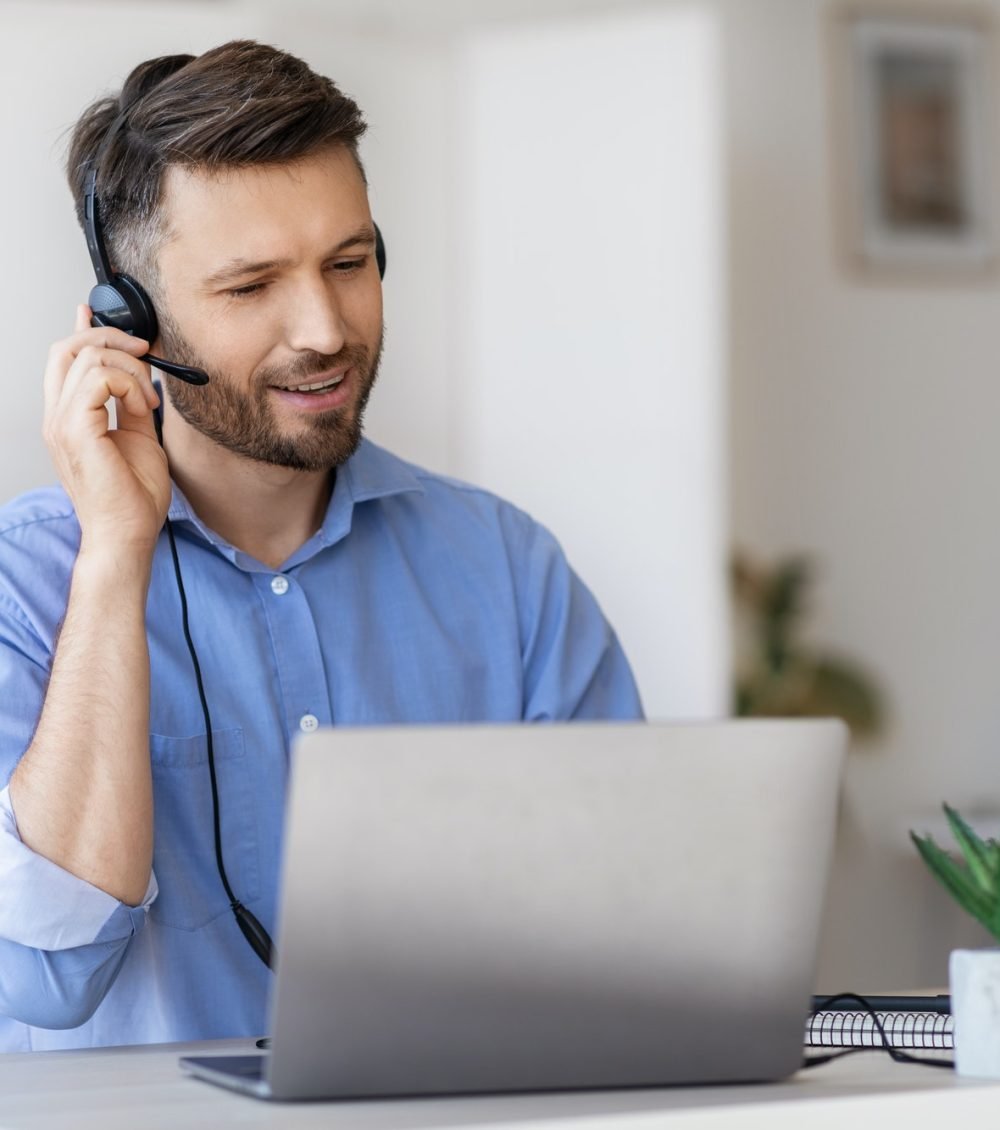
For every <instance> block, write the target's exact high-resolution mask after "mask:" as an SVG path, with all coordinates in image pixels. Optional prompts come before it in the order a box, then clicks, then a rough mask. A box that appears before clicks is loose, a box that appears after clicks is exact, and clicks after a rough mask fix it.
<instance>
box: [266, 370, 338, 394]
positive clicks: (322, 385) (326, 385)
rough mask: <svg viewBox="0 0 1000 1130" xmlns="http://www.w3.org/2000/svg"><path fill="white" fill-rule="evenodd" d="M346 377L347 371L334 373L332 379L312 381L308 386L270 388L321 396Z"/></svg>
mask: <svg viewBox="0 0 1000 1130" xmlns="http://www.w3.org/2000/svg"><path fill="white" fill-rule="evenodd" d="M346 376H347V370H346V369H344V371H343V372H340V373H336V374H334V376H332V377H326V378H324V379H323V380H319V381H313V382H312V383H310V384H301V385H272V386H271V387H272V388H276V389H278V391H279V392H294V393H306V394H316V395H321V394H322V393H324V392H330V391H331V390H332V389H335V388H336V387H337V386H338V385H339V384H340V383H341V382H342V381H343V380H344V378H345V377H346Z"/></svg>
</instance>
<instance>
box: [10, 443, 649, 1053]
mask: <svg viewBox="0 0 1000 1130" xmlns="http://www.w3.org/2000/svg"><path fill="white" fill-rule="evenodd" d="M170 517H171V518H172V519H173V522H174V528H175V532H176V535H177V542H178V549H179V552H180V557H181V564H182V569H183V574H184V582H185V588H186V591H187V597H188V602H189V605H190V615H191V629H192V634H193V636H194V640H195V646H196V648H197V651H198V658H199V660H200V663H201V667H202V671H203V674H204V678H205V688H206V692H207V696H208V701H209V706H210V709H211V713H212V728H213V740H214V750H215V759H216V767H217V772H218V778H219V788H220V805H221V815H222V833H223V851H224V858H225V861H226V869H227V872H228V874H229V880H230V883H231V884H232V887H233V890H234V892H235V895H236V897H237V898H238V899H240V900H241V901H242V902H243V903H244V904H245V905H246V906H248V907H249V908H250V909H251V910H252V911H253V913H254V914H255V915H256V916H257V917H258V918H259V919H260V921H261V922H262V923H263V924H264V926H265V928H266V929H267V930H268V931H269V932H270V933H271V934H272V936H274V928H275V891H276V886H277V880H278V867H279V860H280V851H281V839H282V815H283V807H284V800H285V788H286V778H287V773H288V757H289V746H290V743H291V741H292V739H293V737H294V736H295V734H296V733H297V732H299V731H300V730H302V729H311V728H314V727H315V726H316V725H317V724H319V725H323V726H331V725H365V724H372V723H380V724H391V723H420V722H472V721H497V722H503V721H507V722H509V721H519V720H525V721H546V720H555V719H586V718H590V719H601V718H607V719H612V718H614V719H631V718H638V717H641V706H640V703H639V697H638V694H637V692H636V687H635V683H634V681H633V679H632V675H631V672H630V670H629V667H628V663H627V661H626V659H625V657H624V655H623V654H622V651H621V648H620V646H619V644H618V641H617V639H616V637H615V635H614V633H613V632H612V630H611V628H610V627H609V626H608V623H607V621H606V620H605V619H604V617H603V615H602V614H601V612H600V609H599V608H598V606H597V604H596V602H595V601H594V598H593V597H592V596H591V594H590V593H589V592H588V590H587V589H586V588H585V587H584V585H583V584H582V583H581V582H580V580H579V579H578V578H577V577H576V575H575V574H574V573H573V572H572V570H571V569H570V568H569V566H568V565H567V563H566V560H565V558H564V556H563V554H562V552H561V550H560V549H559V546H558V545H557V543H556V542H555V540H554V539H553V538H552V536H551V535H550V534H549V533H548V532H547V531H546V530H545V529H543V528H542V527H541V526H539V525H538V524H537V523H536V522H534V521H533V520H532V519H531V518H529V517H528V516H527V515H526V514H524V513H523V512H522V511H520V510H518V509H516V508H515V507H513V506H511V505H510V504H508V503H505V502H503V501H502V500H500V499H498V498H496V497H495V496H493V495H491V494H489V493H487V492H486V491H483V490H478V489H476V488H474V487H470V486H467V485H465V484H462V483H458V482H455V481H453V480H451V479H447V478H444V477H442V476H439V475H434V474H430V473H429V472H427V471H423V470H420V469H419V468H416V467H413V466H411V465H409V464H407V463H404V462H402V461H401V460H399V459H397V458H395V457H394V456H392V455H390V454H388V453H387V452H385V451H383V450H381V449H380V448H378V447H376V446H375V445H374V444H372V443H370V442H367V441H364V442H363V443H362V445H361V447H360V448H359V450H358V452H357V453H356V454H355V455H354V457H353V458H352V459H350V460H349V461H348V462H347V463H346V464H345V465H344V466H343V467H341V468H340V470H339V472H338V474H337V480H336V486H335V489H334V492H333V496H332V498H331V500H330V504H329V507H328V509H327V513H326V518H325V520H324V522H323V525H322V528H321V529H320V530H319V531H318V532H317V533H316V534H315V535H314V536H313V537H312V538H310V539H309V541H307V542H306V543H305V545H303V546H302V547H301V549H299V550H298V551H297V552H296V553H294V554H293V555H292V556H291V557H290V558H289V559H288V561H286V562H285V564H284V565H283V566H282V567H281V569H279V570H274V569H271V568H268V567H266V566H265V565H262V564H261V563H260V562H259V561H256V560H254V559H253V558H251V557H248V556H247V555H246V554H245V553H243V552H241V551H240V550H238V549H235V548H234V547H233V546H231V545H229V544H227V543H226V542H225V541H223V540H222V539H221V538H220V537H219V536H218V535H217V534H215V533H213V532H212V531H211V530H209V529H207V528H206V527H205V525H204V524H203V523H202V522H201V521H199V519H198V518H197V516H196V515H195V514H194V512H193V511H192V510H191V508H190V506H189V504H188V503H187V502H186V500H185V499H184V497H183V496H182V495H181V494H180V492H179V491H177V489H176V488H175V489H174V495H173V500H172V504H171V507H170ZM79 533H80V531H79V526H78V524H77V522H76V518H75V516H74V513H73V509H72V506H71V504H70V502H69V500H68V498H67V496H66V495H65V493H64V492H63V491H62V490H60V489H56V488H53V489H48V490H41V491H35V492H32V493H30V494H27V495H24V496H22V497H21V498H19V499H16V500H15V501H14V502H12V503H10V504H9V505H7V506H5V507H3V508H2V509H0V785H2V786H6V785H7V782H8V781H9V779H10V776H11V773H12V772H13V770H14V767H15V765H16V764H17V761H18V759H19V758H20V757H21V755H22V754H23V753H24V751H25V749H26V748H27V746H28V744H29V742H30V740H31V736H32V733H33V731H34V727H35V724H36V722H37V720H38V716H39V713H40V711H41V707H42V702H43V699H44V695H45V686H46V680H47V677H48V672H49V669H50V665H51V661H52V655H53V651H54V648H55V644H56V638H57V635H58V629H59V624H60V622H61V621H62V618H63V615H64V613H65V610H66V601H67V594H68V591H69V582H70V577H71V572H72V569H73V565H74V562H75V559H76V554H77V549H78V546H79ZM146 626H147V634H148V638H149V650H150V661H151V675H152V701H151V710H150V736H149V746H150V757H151V759H152V768H153V786H154V804H155V837H154V841H155V842H154V853H153V877H152V878H151V880H150V885H149V888H148V890H147V892H146V897H145V899H144V901H143V903H142V905H141V906H139V907H130V906H127V905H125V904H124V903H121V902H118V901H117V900H116V899H114V898H113V897H112V896H111V895H109V894H107V893H106V892H104V891H101V890H99V889H98V888H96V887H93V886H91V885H90V884H89V883H87V882H85V881H84V880H82V879H79V878H76V877H75V876H73V875H71V874H69V873H68V872H66V871H64V870H62V869H61V868H59V867H58V866H56V865H55V864H54V863H52V862H51V861H49V860H47V859H45V858H43V857H42V856H40V855H37V854H36V853H34V852H32V851H31V850H30V849H28V848H27V846H26V845H24V844H23V843H22V842H21V840H20V839H19V837H18V832H17V824H16V818H15V813H14V812H13V810H12V807H11V803H10V795H9V790H8V789H7V788H6V787H4V788H3V790H2V791H0V1050H4V1051H16V1050H24V1051H27V1050H38V1049H47V1048H68V1047H87V1046H94V1045H103V1044H131V1043H144V1042H159V1041H174V1040H198V1039H208V1038H212V1037H222V1036H252V1035H260V1034H261V1033H262V1032H264V1031H265V1028H266V1023H267V1019H266V1004H267V995H268V989H269V981H270V977H271V974H270V973H269V972H268V970H267V969H266V968H265V967H264V965H263V964H262V963H261V961H260V960H259V959H258V958H257V957H256V956H255V954H254V953H253V951H252V950H251V949H250V947H249V945H247V943H246V941H245V939H244V938H243V936H242V935H241V934H240V932H239V928H238V926H237V924H236V921H235V919H234V917H233V915H232V912H231V911H230V909H229V905H228V902H227V899H226V896H225V893H224V891H223V888H222V883H221V881H220V879H219V875H218V872H217V870H216V864H215V857H214V851H213V846H212V835H213V824H212V806H211V793H210V784H209V774H208V767H207V761H206V748H205V746H206V743H205V726H204V721H203V717H202V712H201V707H200V704H199V700H198V694H197V690H196V686H195V681H194V676H193V672H192V666H191V659H190V655H189V653H188V649H187V646H186V645H185V642H184V637H183V633H182V630H181V618H180V603H179V597H178V593H177V588H176V582H175V579H174V575H173V567H172V564H171V560H170V552H169V546H168V544H167V541H166V535H165V534H164V535H162V536H161V538H160V542H159V545H158V547H157V551H156V555H155V559H154V563H153V573H152V582H151V585H150V591H149V600H148V604H147V614H146ZM275 945H276V946H277V947H278V948H279V950H280V946H281V939H280V938H275Z"/></svg>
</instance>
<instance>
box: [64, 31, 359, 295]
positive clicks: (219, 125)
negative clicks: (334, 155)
mask: <svg viewBox="0 0 1000 1130" xmlns="http://www.w3.org/2000/svg"><path fill="white" fill-rule="evenodd" d="M123 111H124V112H125V114H124V120H123V121H121V122H118V119H119V117H120V116H121V115H122V114H123ZM116 122H118V125H117V128H116V129H115V133H114V136H113V138H112V139H111V141H110V143H109V144H108V146H107V148H106V149H105V151H104V153H103V154H102V156H101V160H100V167H99V168H98V169H97V196H98V201H99V205H100V216H101V222H102V225H103V228H104V237H105V242H106V243H107V246H108V253H109V255H110V257H111V261H112V264H113V266H114V267H115V269H116V270H118V271H121V272H125V273H128V274H132V275H138V276H144V280H143V281H144V284H148V283H151V282H153V281H154V277H155V274H156V270H155V250H156V248H157V247H158V246H159V241H160V240H161V239H162V238H163V236H164V235H165V232H164V230H163V224H162V219H161V216H160V214H159V205H160V200H161V196H162V187H163V175H164V173H165V171H166V170H167V168H168V167H169V166H171V165H182V166H186V167H188V168H203V169H224V168H239V167H241V166H247V165H260V164H279V163H285V162H289V161H295V160H298V159H300V158H303V157H307V156H310V155H311V154H313V153H315V152H317V151H318V150H320V149H322V148H325V147H327V146H334V145H342V146H346V147H347V149H348V150H349V151H350V152H351V154H352V156H353V157H354V159H355V161H356V162H357V165H358V169H359V170H360V171H361V175H362V177H363V176H364V168H363V167H362V164H361V160H360V158H359V156H358V141H359V140H360V138H361V136H362V134H363V133H364V132H365V129H366V128H367V126H366V123H365V120H364V118H363V117H362V114H361V111H360V110H359V109H358V106H357V104H356V103H355V102H353V101H352V100H351V99H350V98H348V97H347V96H346V95H344V94H342V93H341V92H340V90H338V89H337V87H336V86H335V85H334V84H333V83H332V82H331V81H330V80H329V79H328V78H324V77H323V76H322V75H317V74H316V73H315V72H314V71H312V70H310V68H309V67H308V66H307V65H306V64H305V63H304V62H302V60H301V59H296V58H295V57H294V56H293V55H289V54H287V53H286V52H284V51H279V50H278V49H277V48H275V47H268V46H266V45H264V44H261V43H255V42H253V41H252V40H233V41H232V42H230V43H225V44H223V45H222V46H221V47H215V48H213V49H212V50H211V51H206V52H205V54H204V55H198V56H195V55H165V56H163V57H162V58H159V59H150V60H148V61H147V62H145V63H140V64H139V66H137V67H136V68H135V70H133V71H132V73H131V74H130V75H129V76H128V78H127V79H126V80H125V83H124V85H123V86H122V89H121V92H120V94H118V96H117V97H108V98H102V99H100V100H99V101H97V102H95V103H93V105H91V106H90V107H88V108H87V110H85V111H84V113H83V114H82V115H81V117H80V120H79V121H78V122H77V123H76V126H75V127H74V129H73V132H72V135H71V139H70V147H69V155H68V157H67V162H66V174H67V178H68V180H69V185H70V189H71V190H72V192H73V196H74V198H75V200H76V210H77V219H78V220H80V222H81V224H82V221H83V185H84V180H85V178H86V173H87V167H88V165H89V163H90V162H91V161H92V160H94V159H95V157H96V156H97V155H98V152H99V151H100V149H101V145H102V143H103V142H104V141H105V138H106V137H107V135H108V131H109V130H110V129H111V127H112V126H113V125H114V124H115V123H116Z"/></svg>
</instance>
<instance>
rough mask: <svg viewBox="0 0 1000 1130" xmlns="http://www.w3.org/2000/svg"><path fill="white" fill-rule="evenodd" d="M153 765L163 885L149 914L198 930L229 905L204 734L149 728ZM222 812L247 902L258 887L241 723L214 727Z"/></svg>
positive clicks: (238, 889)
mask: <svg viewBox="0 0 1000 1130" xmlns="http://www.w3.org/2000/svg"><path fill="white" fill-rule="evenodd" d="M149 748H150V756H151V758H152V765H153V828H154V835H153V872H154V874H155V875H156V881H157V884H158V885H159V888H160V893H159V894H158V895H157V897H156V899H155V900H154V901H153V904H152V906H151V907H150V908H149V914H150V918H151V919H152V920H153V921H154V922H157V923H159V924H160V925H163V926H170V927H173V928H175V929H178V930H197V929H198V928H199V927H201V926H204V925H206V923H208V922H211V921H212V919H213V918H218V916H219V915H220V914H229V913H231V911H230V909H229V900H228V899H227V897H226V891H225V888H224V887H223V885H222V879H221V878H220V877H219V871H218V868H217V867H216V863H215V831H214V828H215V825H214V823H213V816H212V782H211V777H210V775H209V771H208V743H207V742H206V740H205V735H204V734H200V735H197V736H195V737H190V738H172V737H164V736H162V735H160V734H150V736H149ZM212 749H213V754H214V760H215V775H216V780H217V782H218V787H219V816H220V821H221V828H222V851H223V860H224V862H225V865H226V874H227V876H228V877H229V883H230V886H231V887H232V888H233V893H234V894H235V895H236V897H237V898H238V899H239V900H240V901H241V902H244V903H247V904H248V905H249V904H250V903H252V902H253V901H254V899H256V898H257V897H258V896H259V895H260V856H259V847H258V833H257V809H256V804H257V798H256V796H255V795H254V789H253V784H252V782H251V780H250V772H249V764H248V762H247V758H246V754H245V751H244V745H243V731H242V730H239V729H236V730H213V731H212Z"/></svg>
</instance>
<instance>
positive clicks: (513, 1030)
mask: <svg viewBox="0 0 1000 1130" xmlns="http://www.w3.org/2000/svg"><path fill="white" fill-rule="evenodd" d="M845 742H846V730H845V727H844V726H843V725H842V724H841V723H839V722H836V721H828V720H823V721H813V720H810V721H787V720H781V721H770V720H768V721H756V720H754V721H731V722H722V723H700V724H687V725H678V724H663V723H623V724H617V723H596V724H582V723H574V724H549V725H538V726H450V727H430V726H428V727H416V728H414V727H398V728H367V729H331V730H326V731H319V732H316V733H314V734H310V735H305V736H303V737H302V738H300V739H299V741H298V744H297V746H296V749H295V752H294V758H293V766H292V780H291V792H290V799H289V809H288V820H287V829H286V845H285V858H284V862H283V885H282V892H281V913H280V923H279V926H280V929H279V931H278V936H277V952H278V966H277V971H276V977H275V984H274V993H273V997H272V1014H271V1019H272V1022H271V1032H272V1051H271V1055H270V1057H269V1062H268V1064H267V1067H266V1081H267V1086H266V1088H265V1090H266V1091H267V1092H269V1094H270V1096H271V1097H275V1098H331V1097H360V1096H389V1095H419V1094H434V1093H436V1094H454V1093H468V1092H477V1091H484V1092H486V1091H489V1092H496V1091H505V1090H532V1089H561V1088H579V1087H620V1086H654V1085H663V1084H671V1083H688V1084H690V1083H707V1082H721V1081H727V1082H736V1081H743V1080H757V1079H775V1078H780V1077H782V1076H785V1075H788V1074H790V1073H791V1072H793V1071H794V1070H796V1068H797V1067H798V1066H799V1065H800V1063H801V1056H802V1041H803V1024H804V1020H805V1017H806V1015H807V1013H808V1009H809V1000H810V994H811V992H812V989H813V980H814V969H815V961H816V954H817V949H818V939H819V926H820V916H821V910H822V906H823V900H824V890H825V884H826V877H827V871H828V867H829V862H830V855H831V849H832V843H833V835H834V824H835V812H836V804H837V795H838V779H839V774H840V771H841V765H842V759H843V752H844V747H845Z"/></svg>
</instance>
